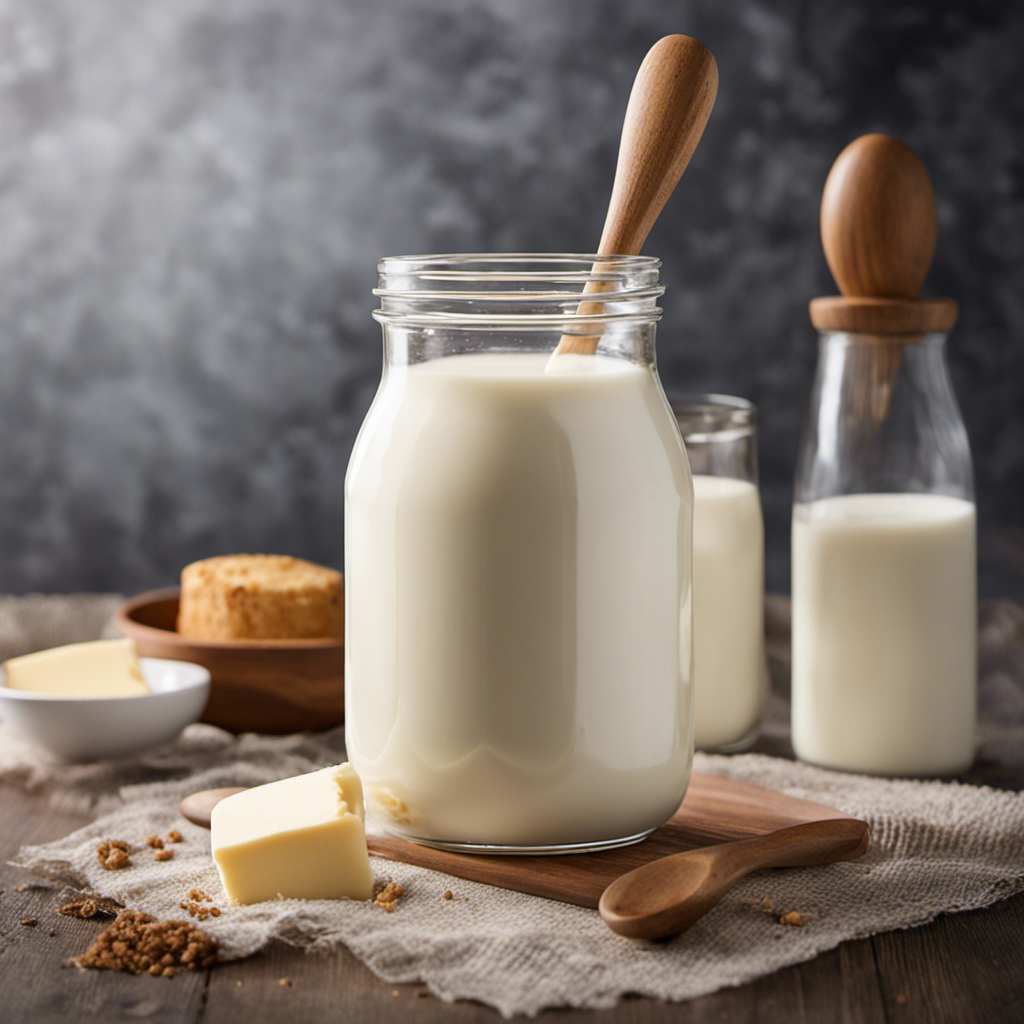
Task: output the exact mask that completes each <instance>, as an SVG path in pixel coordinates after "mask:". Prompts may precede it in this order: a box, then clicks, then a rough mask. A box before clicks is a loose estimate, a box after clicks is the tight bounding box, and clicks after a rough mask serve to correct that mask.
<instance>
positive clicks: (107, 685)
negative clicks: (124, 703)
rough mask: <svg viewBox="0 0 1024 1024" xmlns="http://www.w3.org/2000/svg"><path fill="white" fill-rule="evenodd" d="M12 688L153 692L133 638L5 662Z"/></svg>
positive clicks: (75, 693)
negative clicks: (146, 678)
mask: <svg viewBox="0 0 1024 1024" xmlns="http://www.w3.org/2000/svg"><path fill="white" fill-rule="evenodd" d="M4 671H5V672H6V673H7V686H8V688H9V689H11V690H27V691H30V692H31V693H45V694H48V695H50V696H51V697H141V696H143V695H145V694H147V693H149V692H150V689H149V686H148V685H147V683H146V680H145V678H144V677H143V675H142V666H141V665H140V664H139V657H138V654H137V653H136V651H135V642H134V641H132V640H91V641H88V642H87V643H80V644H67V645H66V646H64V647H53V648H51V649H50V650H48V651H36V652H35V653H34V654H23V655H21V656H20V657H18V658H11V659H10V660H9V661H5V662H4Z"/></svg>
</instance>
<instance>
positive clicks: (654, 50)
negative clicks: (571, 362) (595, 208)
mask: <svg viewBox="0 0 1024 1024" xmlns="http://www.w3.org/2000/svg"><path fill="white" fill-rule="evenodd" d="M717 92H718V65H717V64H716V63H715V58H714V57H713V56H712V55H711V51H710V50H708V48H707V47H706V46H705V45H704V44H703V43H701V42H699V41H698V40H696V39H693V38H691V37H690V36H683V35H673V36H665V37H664V38H663V39H659V40H658V42H656V43H655V44H654V46H652V47H651V49H650V51H649V52H648V54H647V56H646V57H645V58H644V61H643V63H642V64H641V65H640V70H639V71H638V72H637V75H636V80H635V81H634V83H633V90H632V92H631V93H630V95H629V104H628V106H627V107H626V119H625V121H624V122H623V125H622V139H621V141H620V143H619V160H618V164H617V166H616V168H615V182H614V184H613V186H612V196H611V201H610V202H609V204H608V214H607V216H606V218H605V222H604V230H603V231H602V232H601V243H600V245H599V246H598V249H597V251H598V253H601V254H607V255H622V256H629V255H637V254H638V253H639V252H640V249H641V248H642V246H643V244H644V242H645V241H646V240H647V235H648V234H649V233H650V230H651V228H652V227H653V226H654V222H655V221H656V220H657V219H658V214H659V213H661V210H662V207H664V205H665V202H666V201H667V199H668V197H669V196H670V195H671V194H672V190H673V189H674V188H675V187H676V184H677V182H678V181H679V179H680V178H681V177H682V174H683V171H685V170H686V165H687V164H688V163H689V162H690V157H692V156H693V151H694V150H695V149H696V148H697V143H698V142H700V137H701V135H703V133H704V126H705V125H706V124H707V123H708V118H709V117H710V116H711V108H712V107H713V106H714V104H715V95H716V94H717ZM603 290H605V288H604V287H603V286H602V282H600V281H590V282H588V285H587V287H586V288H585V289H584V294H594V293H596V292H600V291H603ZM603 308H604V304H603V303H601V302H584V303H581V305H580V307H579V309H578V310H577V315H583V316H586V315H595V314H599V313H601V312H602V311H603ZM598 341H599V337H597V336H582V335H564V336H563V337H562V339H561V341H560V342H559V344H558V348H557V349H556V355H566V354H571V353H576V354H582V355H593V354H594V352H595V351H596V350H597V343H598Z"/></svg>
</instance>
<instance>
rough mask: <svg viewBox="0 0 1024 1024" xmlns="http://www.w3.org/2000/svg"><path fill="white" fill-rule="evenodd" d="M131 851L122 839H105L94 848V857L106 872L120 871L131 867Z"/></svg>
mask: <svg viewBox="0 0 1024 1024" xmlns="http://www.w3.org/2000/svg"><path fill="white" fill-rule="evenodd" d="M131 850H132V848H131V847H130V846H129V845H128V844H127V843H126V842H125V841H124V840H123V839H105V840H104V841H103V842H102V843H100V844H99V846H97V847H96V857H97V858H98V860H99V862H100V864H101V865H102V866H103V867H104V868H106V870H107V871H120V870H121V869H122V868H128V867H131V864H132V860H131V857H129V856H128V854H129V853H131Z"/></svg>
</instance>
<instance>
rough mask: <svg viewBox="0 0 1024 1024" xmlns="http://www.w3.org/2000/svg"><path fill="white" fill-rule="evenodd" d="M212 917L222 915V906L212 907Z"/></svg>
mask: <svg viewBox="0 0 1024 1024" xmlns="http://www.w3.org/2000/svg"><path fill="white" fill-rule="evenodd" d="M210 917H220V907H210Z"/></svg>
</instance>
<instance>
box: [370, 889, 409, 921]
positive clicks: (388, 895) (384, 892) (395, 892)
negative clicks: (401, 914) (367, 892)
mask: <svg viewBox="0 0 1024 1024" xmlns="http://www.w3.org/2000/svg"><path fill="white" fill-rule="evenodd" d="M380 884H381V883H377V885H375V886H374V887H373V889H374V900H373V902H374V905H375V906H378V907H380V908H381V910H386V911H387V912H388V913H389V914H393V913H394V912H395V907H397V906H398V901H399V900H400V899H401V898H402V896H404V895H405V889H403V888H402V886H400V885H398V884H397V883H395V882H388V883H387V884H385V885H384V886H383V888H380V889H378V886H379V885H380Z"/></svg>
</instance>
